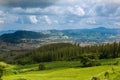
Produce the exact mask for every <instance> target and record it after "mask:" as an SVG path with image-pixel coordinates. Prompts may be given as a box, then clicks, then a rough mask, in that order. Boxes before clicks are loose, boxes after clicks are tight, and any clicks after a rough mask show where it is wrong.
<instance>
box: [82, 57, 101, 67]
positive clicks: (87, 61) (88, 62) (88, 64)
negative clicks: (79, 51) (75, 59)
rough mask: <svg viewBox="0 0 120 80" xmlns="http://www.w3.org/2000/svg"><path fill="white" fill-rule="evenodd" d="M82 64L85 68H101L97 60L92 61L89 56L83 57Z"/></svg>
mask: <svg viewBox="0 0 120 80" xmlns="http://www.w3.org/2000/svg"><path fill="white" fill-rule="evenodd" d="M81 63H82V65H83V67H91V66H99V65H101V64H100V63H99V62H98V61H97V60H96V59H91V58H89V57H87V56H82V57H81Z"/></svg>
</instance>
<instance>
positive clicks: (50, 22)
mask: <svg viewBox="0 0 120 80" xmlns="http://www.w3.org/2000/svg"><path fill="white" fill-rule="evenodd" d="M44 18H45V21H46V22H47V23H48V24H49V25H51V24H52V21H51V19H50V18H49V17H48V16H47V15H45V16H44Z"/></svg>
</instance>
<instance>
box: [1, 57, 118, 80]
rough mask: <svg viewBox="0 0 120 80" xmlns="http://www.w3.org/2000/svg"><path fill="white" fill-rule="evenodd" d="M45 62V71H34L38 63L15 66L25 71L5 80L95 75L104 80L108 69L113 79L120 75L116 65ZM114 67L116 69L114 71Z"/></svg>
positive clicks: (79, 79)
mask: <svg viewBox="0 0 120 80" xmlns="http://www.w3.org/2000/svg"><path fill="white" fill-rule="evenodd" d="M117 60H120V59H110V60H102V61H101V62H102V64H113V63H115V62H116V61H117ZM44 64H45V65H46V68H47V70H44V71H33V70H37V66H38V64H34V65H26V66H15V67H14V69H16V70H17V71H20V72H23V73H19V74H16V75H6V76H4V77H3V80H17V79H19V78H25V79H27V80H90V78H91V77H93V76H97V77H100V78H101V80H104V73H105V72H107V71H108V72H109V73H110V78H111V80H117V79H114V78H115V77H116V76H118V77H119V76H120V66H115V65H104V66H95V67H88V68H80V67H77V66H80V63H79V61H72V62H65V61H62V62H61V61H59V62H49V63H44ZM75 67H76V68H75ZM12 68H13V67H12ZM12 68H11V69H12ZM112 69H114V71H113V70H112ZM31 70H32V71H31ZM25 71H27V72H25ZM118 80H119V79H118Z"/></svg>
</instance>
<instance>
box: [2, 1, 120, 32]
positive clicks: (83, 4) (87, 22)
mask: <svg viewBox="0 0 120 80" xmlns="http://www.w3.org/2000/svg"><path fill="white" fill-rule="evenodd" d="M100 26H103V27H110V28H120V0H0V30H13V29H19V30H21V29H25V30H44V29H81V28H94V27H100Z"/></svg>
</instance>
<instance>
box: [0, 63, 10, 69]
mask: <svg viewBox="0 0 120 80" xmlns="http://www.w3.org/2000/svg"><path fill="white" fill-rule="evenodd" d="M7 66H8V64H6V63H5V62H0V67H1V68H6V67H7Z"/></svg>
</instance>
